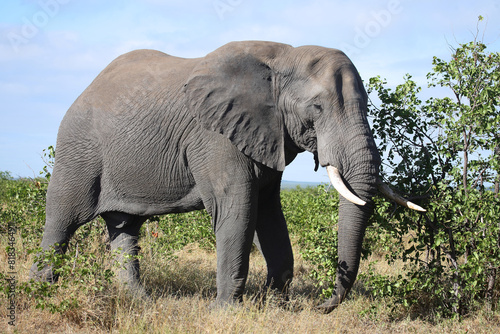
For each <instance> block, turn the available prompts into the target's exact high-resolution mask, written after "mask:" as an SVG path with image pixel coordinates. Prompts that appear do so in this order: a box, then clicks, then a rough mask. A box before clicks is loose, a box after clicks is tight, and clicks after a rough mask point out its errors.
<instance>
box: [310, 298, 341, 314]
mask: <svg viewBox="0 0 500 334" xmlns="http://www.w3.org/2000/svg"><path fill="white" fill-rule="evenodd" d="M341 302H342V300H339V298H338V297H337V296H332V297H331V298H329V299H327V300H326V301H325V302H324V303H323V304H321V305H318V306H316V307H315V308H316V310H318V311H319V312H322V313H324V314H328V313H330V312H332V311H333V310H335V309H336V308H337V307H338V306H339V305H340V303H341Z"/></svg>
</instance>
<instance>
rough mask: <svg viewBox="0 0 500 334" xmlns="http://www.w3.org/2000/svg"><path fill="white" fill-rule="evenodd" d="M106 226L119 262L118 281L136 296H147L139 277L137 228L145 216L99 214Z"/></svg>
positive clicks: (119, 213)
mask: <svg viewBox="0 0 500 334" xmlns="http://www.w3.org/2000/svg"><path fill="white" fill-rule="evenodd" d="M101 216H102V217H103V218H104V220H105V221H106V225H107V227H108V232H109V239H110V241H111V251H112V252H113V253H115V256H116V258H115V259H116V261H117V262H118V264H119V266H120V267H119V269H118V270H117V277H118V280H119V281H120V283H122V284H124V285H125V287H126V288H127V289H128V290H129V291H130V292H132V293H133V295H134V296H136V297H141V298H144V297H146V296H147V293H146V290H145V289H144V287H143V286H142V284H141V283H140V279H139V260H138V259H137V255H138V253H139V246H138V244H137V241H138V239H139V230H140V228H141V226H142V223H144V221H145V220H146V218H145V217H139V216H133V215H129V214H126V213H122V212H107V213H104V214H102V215H101Z"/></svg>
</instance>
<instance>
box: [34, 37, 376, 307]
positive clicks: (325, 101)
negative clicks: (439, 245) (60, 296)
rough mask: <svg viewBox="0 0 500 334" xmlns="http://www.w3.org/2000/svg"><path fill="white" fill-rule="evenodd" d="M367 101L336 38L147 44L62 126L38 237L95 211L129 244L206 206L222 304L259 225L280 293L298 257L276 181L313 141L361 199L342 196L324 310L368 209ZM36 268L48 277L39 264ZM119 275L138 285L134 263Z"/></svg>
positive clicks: (62, 233)
mask: <svg viewBox="0 0 500 334" xmlns="http://www.w3.org/2000/svg"><path fill="white" fill-rule="evenodd" d="M366 105H367V95H366V93H365V90H364V88H363V84H362V82H361V79H360V77H359V75H358V72H357V71H356V69H355V67H354V65H353V64H352V63H351V61H350V60H349V59H348V58H347V57H346V56H345V55H344V54H343V53H342V52H340V51H338V50H335V49H327V48H323V47H317V46H303V47H298V48H293V47H291V46H289V45H284V44H278V43H271V42H233V43H229V44H227V45H225V46H223V47H221V48H219V49H217V50H216V51H214V52H212V53H210V54H208V55H207V56H206V57H204V58H198V59H183V58H177V57H172V56H169V55H167V54H164V53H162V52H158V51H153V50H138V51H133V52H130V53H127V54H125V55H122V56H120V57H118V58H117V59H116V60H114V61H113V62H112V63H111V64H110V65H109V66H108V67H107V68H106V69H104V71H102V72H101V73H100V74H99V76H98V77H97V78H96V79H95V80H94V82H92V84H91V85H90V86H89V87H88V88H87V89H86V90H85V91H84V92H83V94H82V95H81V96H80V97H79V98H78V99H77V100H76V102H75V103H74V104H73V105H72V106H71V108H70V109H69V110H68V112H67V113H66V116H65V117H64V119H63V121H62V123H61V126H60V129H59V134H58V138H57V157H56V161H55V166H54V171H53V175H52V179H51V181H50V184H49V189H48V193H47V220H46V225H45V232H44V235H43V240H42V247H43V249H49V248H50V247H53V246H54V245H55V244H59V245H63V244H67V243H68V240H69V239H70V237H71V235H72V234H73V233H74V232H75V230H76V229H77V228H78V227H79V226H81V225H83V224H85V223H86V222H88V221H90V220H92V219H93V218H95V217H96V216H98V215H101V216H102V217H103V218H104V219H105V221H106V224H107V226H108V230H109V235H110V240H111V248H112V249H113V250H114V249H118V248H122V249H123V253H126V254H131V255H136V254H137V252H138V246H137V238H138V233H139V228H140V227H141V224H142V223H143V222H144V221H145V220H146V219H147V218H148V217H149V216H151V215H160V214H167V213H174V212H186V211H191V210H199V209H203V208H206V209H207V211H208V212H209V213H210V215H211V216H212V218H213V228H214V231H215V234H216V239H217V303H218V304H221V305H224V304H226V303H232V302H234V301H237V300H239V299H240V298H241V295H242V293H243V290H244V287H245V282H246V279H247V274H248V264H249V254H250V249H251V245H252V241H253V238H254V233H255V235H256V241H257V239H258V242H256V243H257V244H260V249H261V252H262V254H263V256H264V257H265V259H266V262H267V268H268V276H267V282H266V285H267V286H270V287H271V288H275V289H278V290H281V291H285V290H286V288H287V287H288V284H289V283H290V281H291V279H292V275H293V255H292V248H291V246H290V240H289V237H288V231H287V227H286V223H285V220H284V217H283V213H282V210H281V205H280V198H279V196H280V181H281V176H282V172H283V170H284V168H285V166H286V165H288V164H289V163H290V162H292V160H293V159H294V158H295V156H296V155H297V154H298V153H300V152H303V151H304V150H307V151H309V152H312V153H314V154H315V156H316V157H317V160H318V161H319V164H321V166H327V165H331V166H334V167H337V168H338V169H339V170H340V172H341V174H342V175H343V178H344V180H345V182H346V184H348V187H350V188H351V190H352V191H353V192H354V193H355V194H356V195H357V196H359V197H360V198H362V199H363V200H366V201H367V202H368V203H367V204H366V205H365V206H358V205H355V204H352V203H350V202H347V201H346V200H344V199H343V198H341V200H340V206H339V211H340V212H339V217H340V218H339V248H338V254H339V266H338V272H337V281H336V294H335V295H334V296H333V297H332V298H331V299H329V300H327V301H326V302H325V303H324V304H322V305H320V306H319V308H320V309H323V310H324V311H325V312H329V311H331V310H333V309H334V308H335V307H336V306H337V305H338V304H339V303H340V302H341V301H342V300H343V299H344V298H345V296H346V294H347V293H348V292H349V290H350V289H351V287H352V285H353V282H354V280H355V278H356V275H357V271H358V265H359V259H360V252H361V243H362V239H363V236H364V232H365V227H366V224H367V220H368V218H369V216H370V215H371V213H372V209H373V203H372V201H371V197H372V196H373V195H374V194H375V192H376V186H375V179H376V176H377V175H378V172H379V164H380V157H379V155H378V153H377V149H376V147H375V143H374V140H373V137H372V133H371V131H370V128H369V125H368V122H367V118H366V108H367V107H366ZM311 214H314V213H313V212H311ZM58 249H59V250H60V251H62V252H64V251H65V247H64V246H62V247H58ZM123 253H122V254H123ZM122 259H123V255H122ZM32 276H34V277H37V278H41V279H47V280H52V279H55V277H53V275H52V271H51V268H49V267H46V268H44V269H42V270H41V271H38V270H37V267H36V264H35V265H34V266H33V267H32ZM118 277H119V279H120V280H121V281H122V282H124V283H126V284H127V286H128V287H130V288H131V289H132V291H134V292H136V293H137V294H138V295H145V290H144V288H143V287H142V286H141V284H140V283H139V263H138V261H137V260H135V261H131V262H128V263H126V264H125V269H124V270H122V271H121V272H119V275H118Z"/></svg>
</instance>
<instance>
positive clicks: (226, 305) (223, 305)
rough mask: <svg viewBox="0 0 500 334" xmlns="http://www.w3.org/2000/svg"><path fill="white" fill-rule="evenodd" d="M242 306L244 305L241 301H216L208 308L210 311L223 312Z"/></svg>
mask: <svg viewBox="0 0 500 334" xmlns="http://www.w3.org/2000/svg"><path fill="white" fill-rule="evenodd" d="M242 306H243V303H242V300H241V299H236V300H221V299H216V300H215V301H213V302H211V303H210V305H209V306H208V308H209V310H210V311H222V310H224V311H227V310H233V309H237V308H240V307H242Z"/></svg>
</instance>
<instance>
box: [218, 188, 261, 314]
mask: <svg viewBox="0 0 500 334" xmlns="http://www.w3.org/2000/svg"><path fill="white" fill-rule="evenodd" d="M255 197H256V196H255V195H254V196H250V194H247V195H245V196H235V197H232V196H230V197H226V198H225V199H223V200H222V203H221V204H220V205H217V207H216V209H215V212H213V210H212V217H213V222H214V230H215V237H216V240H217V305H219V306H223V305H225V304H228V303H229V304H231V303H234V302H238V301H241V297H242V294H243V291H244V289H245V284H246V280H247V276H248V267H249V260H250V251H251V248H252V240H253V235H254V233H255V221H256V207H255V206H256V202H257V201H256V199H255Z"/></svg>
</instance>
